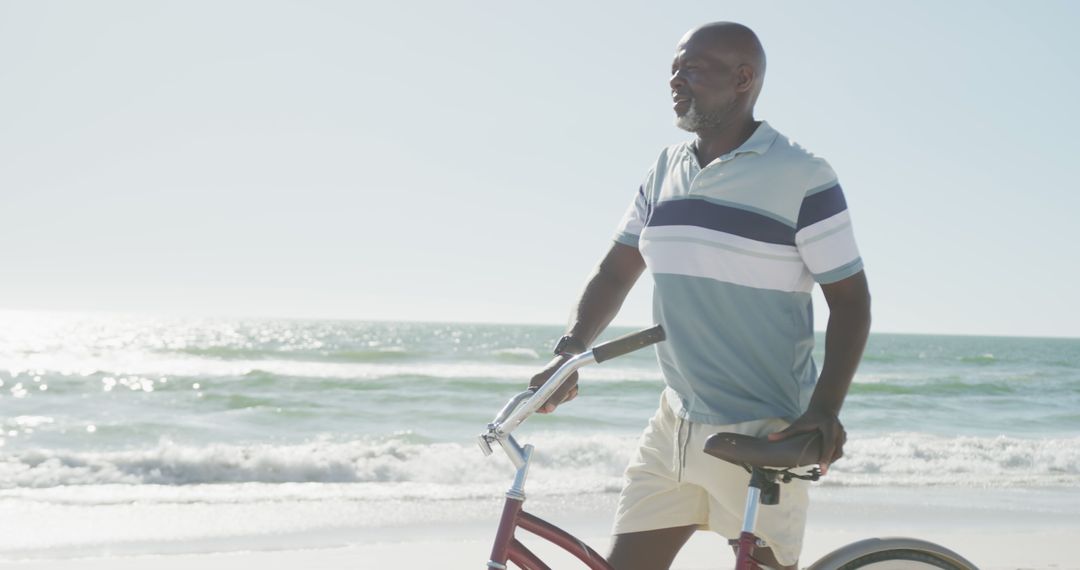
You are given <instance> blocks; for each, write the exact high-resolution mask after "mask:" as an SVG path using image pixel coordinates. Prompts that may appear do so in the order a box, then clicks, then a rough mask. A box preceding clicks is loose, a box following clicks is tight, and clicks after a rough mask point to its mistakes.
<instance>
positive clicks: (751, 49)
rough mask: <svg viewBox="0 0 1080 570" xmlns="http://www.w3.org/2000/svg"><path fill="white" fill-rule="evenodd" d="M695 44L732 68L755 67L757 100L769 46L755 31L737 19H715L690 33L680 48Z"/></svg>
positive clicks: (678, 49)
mask: <svg viewBox="0 0 1080 570" xmlns="http://www.w3.org/2000/svg"><path fill="white" fill-rule="evenodd" d="M691 44H693V45H695V47H697V49H698V50H700V51H701V52H703V53H707V54H709V55H711V56H712V57H715V58H718V59H721V60H722V61H723V62H724V63H725V64H727V65H728V66H729V67H731V68H732V69H737V68H738V67H739V66H748V67H749V68H750V69H752V70H753V74H754V79H755V81H754V83H755V89H754V90H753V92H752V94H751V95H752V100H756V99H757V95H758V93H760V92H761V85H762V83H764V81H765V49H764V48H762V47H761V41H760V40H758V37H757V34H755V33H754V30H751V29H750V28H748V27H746V26H744V25H742V24H737V23H735V22H713V23H711V24H705V25H704V26H700V27H698V28H694V29H693V30H690V31H689V32H686V35H684V36H683V37H682V39H681V40H679V45H678V47H677V48H676V50H677V51H682V50H684V49H685V48H686V46H688V45H691Z"/></svg>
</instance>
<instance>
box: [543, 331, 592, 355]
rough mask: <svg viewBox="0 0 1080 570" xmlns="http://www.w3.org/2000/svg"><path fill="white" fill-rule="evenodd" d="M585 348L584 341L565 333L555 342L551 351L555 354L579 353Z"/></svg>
mask: <svg viewBox="0 0 1080 570" xmlns="http://www.w3.org/2000/svg"><path fill="white" fill-rule="evenodd" d="M586 350H587V347H586V346H585V343H583V342H581V341H580V340H578V339H576V338H574V337H572V336H570V335H565V336H563V337H562V338H560V339H559V342H557V343H555V350H553V351H552V353H554V354H555V356H562V355H564V354H581V353H582V352H585V351H586Z"/></svg>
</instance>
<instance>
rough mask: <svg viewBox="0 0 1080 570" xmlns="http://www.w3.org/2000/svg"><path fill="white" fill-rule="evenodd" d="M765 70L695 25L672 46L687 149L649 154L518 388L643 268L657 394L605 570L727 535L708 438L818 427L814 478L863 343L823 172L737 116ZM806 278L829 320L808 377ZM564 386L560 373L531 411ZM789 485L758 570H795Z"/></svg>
mask: <svg viewBox="0 0 1080 570" xmlns="http://www.w3.org/2000/svg"><path fill="white" fill-rule="evenodd" d="M764 76H765V53H764V51H763V49H762V47H761V43H760V42H759V41H758V38H757V37H756V35H755V34H754V33H753V31H751V30H750V29H749V28H747V27H745V26H742V25H740V24H735V23H731V22H718V23H713V24H708V25H705V26H702V27H700V28H697V29H695V30H692V31H690V32H688V33H687V34H686V35H685V36H684V37H683V38H682V40H680V42H679V44H678V46H677V47H676V52H675V59H674V62H673V63H672V68H671V81H670V85H671V95H672V98H673V101H674V110H675V115H676V125H677V126H679V127H680V128H682V129H684V130H687V131H690V132H692V133H694V134H695V135H696V138H695V140H694V141H692V142H688V143H683V144H679V145H675V146H672V147H668V148H666V149H664V151H663V152H662V153H661V154H660V157H659V158H658V159H657V161H656V163H655V164H654V166H653V168H652V169H651V170H650V172H649V174H648V176H647V177H646V180H645V183H644V184H643V185H642V186H641V188H640V189H639V191H638V193H637V195H636V197H635V198H634V201H633V203H632V204H631V206H630V208H629V210H628V212H627V214H626V217H625V218H624V220H623V222H622V224H621V227H620V229H619V232H618V234H617V236H616V238H615V243H614V244H613V245H612V247H611V249H610V251H608V253H607V255H606V256H605V257H604V258H603V259H602V260H601V262H600V264H599V266H597V269H596V270H595V273H594V274H593V275H592V276H591V278H590V279H589V281H588V284H587V285H586V287H585V290H584V292H583V293H582V296H581V299H580V301H579V302H578V304H577V307H576V309H575V311H574V314H573V316H572V319H571V327H570V330H569V331H568V332H567V334H566V336H564V337H563V338H562V339H560V341H559V343H558V345H557V347H556V351H555V352H556V354H557V356H556V358H555V359H554V360H553V361H552V362H551V363H550V364H549V365H548V366H547V367H546V368H545V370H544V371H542V372H541V373H540V374H537V375H536V376H535V377H534V378H533V379H532V382H531V385H534V386H536V385H540V384H542V383H543V382H544V380H546V379H547V378H548V377H549V376H550V375H551V373H552V372H553V371H554V369H555V368H557V367H558V366H559V365H560V364H561V363H562V362H564V361H565V360H566V358H568V356H567V355H568V354H573V353H579V352H583V351H584V350H585V349H586V347H587V346H589V345H590V344H591V343H592V342H593V340H594V339H595V338H596V337H597V336H598V335H599V334H600V332H601V331H602V330H603V329H604V328H605V327H606V326H607V325H608V323H610V322H611V319H612V318H614V316H615V314H616V313H617V312H618V310H619V307H620V306H621V305H622V302H623V300H624V299H625V297H626V294H627V293H628V292H629V291H630V288H631V287H632V286H633V285H634V283H635V282H636V281H637V279H638V277H639V276H640V275H641V273H642V272H643V271H644V270H645V268H646V267H648V268H649V270H650V273H651V274H652V276H653V279H654V284H655V288H654V300H653V307H654V315H655V319H656V321H657V322H658V323H659V324H662V325H663V326H664V329H665V331H666V332H667V338H668V340H667V342H665V343H662V344H660V345H658V348H657V354H658V357H659V362H660V369H661V372H662V373H663V376H664V380H665V382H666V384H667V388H666V389H665V390H664V393H663V396H662V398H661V401H660V408H659V409H658V411H657V412H656V415H655V416H654V417H653V418H652V420H651V422H650V424H649V427H648V428H647V429H646V430H645V433H644V434H643V435H642V439H641V442H640V447H639V450H638V453H637V456H636V457H635V458H634V459H633V460H632V461H631V463H630V465H629V466H628V467H627V471H626V484H625V487H624V489H623V491H622V494H621V496H620V498H619V505H618V512H617V514H616V520H615V528H614V534H615V537H614V539H613V542H612V550H611V554H610V555H609V557H608V560H609V562H610V563H611V564H612V565H613V566H614V567H615V568H617V569H618V570H637V569H640V570H657V569H660V568H668V567H669V566H670V565H671V562H672V560H673V559H674V558H675V555H676V554H677V553H678V551H679V549H680V548H681V547H682V545H683V544H684V543H685V542H686V541H687V539H689V537H690V535H691V534H693V532H694V531H695V530H698V529H703V528H709V529H712V530H715V531H716V532H719V533H721V534H723V535H725V536H727V537H728V538H735V537H736V536H738V533H739V528H740V523H741V516H742V510H743V503H744V500H745V493H746V484H747V477H748V476H747V475H746V473H745V472H744V471H743V470H742V469H740V468H738V467H736V466H733V465H730V464H728V463H726V462H724V461H720V460H718V459H715V458H712V457H709V456H707V455H705V454H704V453H703V451H702V449H703V442H704V440H705V438H707V437H708V436H709V435H711V434H712V433H715V432H718V431H731V432H738V433H747V434H751V435H756V436H765V435H769V437H770V439H783V438H785V437H790V436H792V435H795V434H798V433H804V432H808V431H819V432H820V433H821V434H822V436H823V438H824V439H823V441H824V445H823V451H822V456H821V458H820V462H821V464H822V468H823V470H827V468H828V464H829V463H831V462H833V461H836V460H837V459H839V458H840V456H841V455H842V453H843V451H842V449H843V444H844V440H845V438H846V435H845V433H844V429H843V427H842V426H841V424H840V421H839V419H838V417H837V415H838V413H839V411H840V407H841V405H842V403H843V400H844V397H845V395H846V394H847V390H848V387H849V385H850V383H851V379H852V377H853V376H854V373H855V369H856V367H857V366H858V362H859V359H860V357H861V355H862V350H863V347H864V346H865V343H866V337H867V335H868V332H869V328H870V294H869V290H868V287H867V283H866V277H865V275H864V273H863V271H862V260H861V258H860V257H859V253H858V250H857V248H856V246H855V241H854V237H853V234H852V230H851V224H850V221H849V218H848V214H847V207H846V204H845V201H844V197H843V193H842V191H841V189H840V186H839V185H838V183H837V180H836V175H835V173H834V172H833V171H832V169H831V168H830V167H829V165H828V164H827V163H826V162H825V161H824V160H823V159H821V158H819V157H815V156H814V155H812V154H810V153H809V152H807V151H806V150H804V149H802V148H801V147H799V146H797V145H795V144H793V143H791V142H790V141H789V140H788V139H787V138H786V137H784V136H783V135H781V134H779V133H778V132H776V131H775V130H773V129H772V127H770V126H769V125H768V124H767V123H765V122H762V121H757V120H755V119H754V103H755V102H756V100H757V97H758V94H759V93H760V91H761V87H762V83H763V79H764ZM815 282H817V283H818V284H820V285H821V288H822V291H823V293H824V295H825V299H826V301H827V302H828V305H829V310H830V315H829V323H828V329H827V332H826V338H825V348H826V352H825V361H824V364H823V366H822V371H821V374H820V377H819V376H818V374H817V370H816V366H815V364H814V362H813V360H812V358H811V355H810V353H811V350H812V348H813V344H814V337H813V313H812V309H811V306H810V305H811V301H810V294H811V289H812V287H813V285H814V283H815ZM577 391H578V388H577V378H576V377H574V378H571V379H570V381H569V382H568V383H567V384H566V385H565V386H564V387H563V388H562V389H561V390H560V391H559V392H558V393H556V394H555V395H554V396H553V397H552V398H551V399H550V400H549V401H548V402H547V403H546V404H545V405H544V406H543V408H542V409H541V412H542V413H550V412H552V411H554V410H555V408H556V406H558V405H559V404H561V403H564V402H566V401H569V400H572V399H573V398H574V397H575V396H576V395H577ZM770 434H771V435H770ZM806 491H807V488H806V485H800V484H799V483H796V482H793V483H790V484H787V485H785V486H784V490H783V493H784V498H783V500H782V501H781V503H780V504H779V505H776V506H763V507H762V509H761V511H760V514H759V519H758V528H757V534H758V535H759V536H760V537H762V538H763V539H764V540H765V541H766V546H767V548H763V549H757V550H756V552H755V558H758V559H759V560H760V561H761V562H762V563H763V564H766V565H769V566H771V567H775V568H795V567H796V565H797V563H798V561H797V558H798V554H799V551H800V549H801V547H802V535H803V527H804V523H805V512H806V504H807V500H806Z"/></svg>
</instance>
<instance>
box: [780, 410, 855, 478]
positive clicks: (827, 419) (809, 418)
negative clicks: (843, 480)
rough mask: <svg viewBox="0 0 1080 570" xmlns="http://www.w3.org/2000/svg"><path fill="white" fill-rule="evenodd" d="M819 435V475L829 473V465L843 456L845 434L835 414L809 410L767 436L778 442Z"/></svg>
mask: <svg viewBox="0 0 1080 570" xmlns="http://www.w3.org/2000/svg"><path fill="white" fill-rule="evenodd" d="M813 431H816V432H819V433H821V436H822V437H821V457H820V459H819V460H818V463H820V464H821V473H822V474H825V473H828V471H829V465H830V464H832V463H833V462H835V461H836V460H837V459H840V458H841V457H843V456H844V442H846V441H847V432H846V431H844V426H843V424H841V423H840V418H838V417H836V414H833V413H831V412H827V411H824V410H815V409H813V408H810V409H808V410H806V413H804V414H803V415H801V416H799V419H797V420H795V422H794V423H792V424H791V425H789V426H788V427H787V428H785V429H783V430H781V431H778V432H776V433H774V434H771V435H769V441H780V440H782V439H787V438H789V437H792V436H796V435H799V434H801V433H808V432H813Z"/></svg>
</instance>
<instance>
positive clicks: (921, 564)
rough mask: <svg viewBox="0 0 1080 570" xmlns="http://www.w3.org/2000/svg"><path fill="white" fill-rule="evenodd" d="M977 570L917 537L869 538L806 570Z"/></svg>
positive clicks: (825, 558)
mask: <svg viewBox="0 0 1080 570" xmlns="http://www.w3.org/2000/svg"><path fill="white" fill-rule="evenodd" d="M856 569H862V570H935V569H943V570H978V569H977V568H976V567H975V565H974V564H972V563H971V562H969V561H968V560H967V559H965V558H964V557H963V556H960V555H959V554H957V553H955V552H953V551H952V550H949V549H948V548H945V547H944V546H941V545H938V544H934V543H932V542H927V541H925V540H919V539H917V538H869V539H866V540H860V541H859V542H855V543H852V544H849V545H847V546H844V547H841V548H839V549H837V550H834V551H833V552H830V553H829V554H828V555H826V556H825V557H824V558H822V559H821V560H818V561H817V562H815V563H814V565H813V566H810V567H809V568H808V569H807V570H856Z"/></svg>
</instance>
